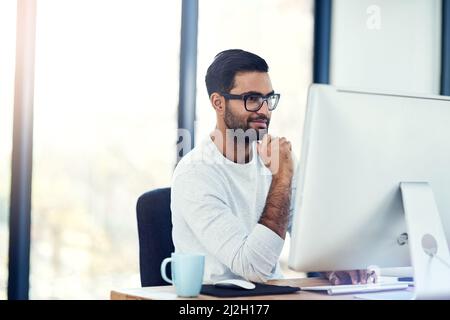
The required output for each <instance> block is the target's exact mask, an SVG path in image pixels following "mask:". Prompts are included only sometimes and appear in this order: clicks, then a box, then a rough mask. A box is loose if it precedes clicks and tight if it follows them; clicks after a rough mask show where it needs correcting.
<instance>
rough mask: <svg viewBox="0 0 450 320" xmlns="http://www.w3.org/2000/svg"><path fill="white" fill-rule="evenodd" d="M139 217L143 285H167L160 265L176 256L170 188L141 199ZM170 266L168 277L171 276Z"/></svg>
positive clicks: (154, 191) (138, 210) (151, 193)
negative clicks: (172, 254) (173, 255)
mask: <svg viewBox="0 0 450 320" xmlns="http://www.w3.org/2000/svg"><path fill="white" fill-rule="evenodd" d="M136 214H137V222H138V234H139V268H140V274H141V285H142V286H143V287H148V286H162V285H168V283H167V282H165V281H164V280H163V279H162V277H161V273H160V267H161V262H162V261H163V259H164V258H167V257H170V254H171V253H172V252H174V250H175V249H174V246H173V241H172V214H171V211H170V188H162V189H156V190H153V191H149V192H146V193H144V194H143V195H141V196H140V197H139V199H138V201H137V205H136ZM170 273H171V271H170V264H169V266H168V268H167V274H168V275H170Z"/></svg>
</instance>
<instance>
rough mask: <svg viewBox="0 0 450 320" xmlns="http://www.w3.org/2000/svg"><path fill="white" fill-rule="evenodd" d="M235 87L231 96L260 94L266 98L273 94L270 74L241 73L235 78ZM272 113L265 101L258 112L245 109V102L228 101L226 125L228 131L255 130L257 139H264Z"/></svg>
mask: <svg viewBox="0 0 450 320" xmlns="http://www.w3.org/2000/svg"><path fill="white" fill-rule="evenodd" d="M234 79H235V81H234V82H235V85H234V87H233V89H231V91H230V92H229V93H230V94H236V95H244V94H249V93H251V94H260V95H262V96H266V95H268V94H269V93H271V92H273V89H272V83H271V82H270V77H269V74H268V73H266V72H241V73H237V74H236V76H235V78H234ZM270 117H271V111H269V109H268V106H267V101H265V102H264V103H263V105H262V107H261V109H259V110H258V111H255V112H249V111H247V110H246V109H245V107H244V101H243V100H234V99H233V100H226V105H225V119H224V121H225V125H226V126H227V129H233V130H236V129H242V130H244V132H248V131H247V130H249V129H251V130H255V131H256V136H257V139H258V140H260V139H262V135H263V134H264V133H265V132H267V131H268V129H269V124H270Z"/></svg>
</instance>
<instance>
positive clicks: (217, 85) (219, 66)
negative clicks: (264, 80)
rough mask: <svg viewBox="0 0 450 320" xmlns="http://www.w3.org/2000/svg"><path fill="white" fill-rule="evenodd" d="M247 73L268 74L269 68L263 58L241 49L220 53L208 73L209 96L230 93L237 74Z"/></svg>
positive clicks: (207, 87)
mask: <svg viewBox="0 0 450 320" xmlns="http://www.w3.org/2000/svg"><path fill="white" fill-rule="evenodd" d="M245 71H259V72H268V71H269V66H268V65H267V63H266V61H265V60H264V59H263V58H261V57H259V56H257V55H256V54H254V53H251V52H247V51H244V50H241V49H230V50H225V51H222V52H220V53H218V54H217V55H216V56H215V57H214V61H213V63H212V64H211V65H210V66H209V68H208V71H207V72H206V77H205V82H206V89H207V90H208V96H209V97H210V96H211V94H213V93H214V92H227V93H228V92H230V90H231V89H232V88H233V87H234V76H235V75H236V73H238V72H245Z"/></svg>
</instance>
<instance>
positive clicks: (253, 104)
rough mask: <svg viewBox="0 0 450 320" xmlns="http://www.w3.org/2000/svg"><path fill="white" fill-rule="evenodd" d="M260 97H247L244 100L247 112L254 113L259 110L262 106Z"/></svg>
mask: <svg viewBox="0 0 450 320" xmlns="http://www.w3.org/2000/svg"><path fill="white" fill-rule="evenodd" d="M262 101H263V99H262V97H261V96H259V95H249V96H247V99H246V100H245V106H246V108H247V110H248V111H256V110H258V109H259V106H260V105H261V104H262Z"/></svg>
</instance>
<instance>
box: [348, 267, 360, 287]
mask: <svg viewBox="0 0 450 320" xmlns="http://www.w3.org/2000/svg"><path fill="white" fill-rule="evenodd" d="M348 274H349V276H350V279H351V281H352V284H358V283H359V273H358V271H355V270H350V271H348Z"/></svg>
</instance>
